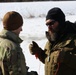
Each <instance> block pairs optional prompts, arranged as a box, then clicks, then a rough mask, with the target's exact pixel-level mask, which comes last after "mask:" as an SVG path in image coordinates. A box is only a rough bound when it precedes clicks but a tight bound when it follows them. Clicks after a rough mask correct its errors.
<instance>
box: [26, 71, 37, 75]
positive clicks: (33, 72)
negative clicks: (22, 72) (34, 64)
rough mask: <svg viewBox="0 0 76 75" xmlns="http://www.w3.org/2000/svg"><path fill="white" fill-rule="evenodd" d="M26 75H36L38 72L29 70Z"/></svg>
mask: <svg viewBox="0 0 76 75" xmlns="http://www.w3.org/2000/svg"><path fill="white" fill-rule="evenodd" d="M27 75H38V73H37V72H36V71H31V72H28V73H27Z"/></svg>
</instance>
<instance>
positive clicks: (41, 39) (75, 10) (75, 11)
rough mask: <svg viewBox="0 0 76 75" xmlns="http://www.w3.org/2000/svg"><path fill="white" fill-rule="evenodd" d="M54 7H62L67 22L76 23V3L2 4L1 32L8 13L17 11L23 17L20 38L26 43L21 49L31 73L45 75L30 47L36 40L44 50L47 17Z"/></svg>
mask: <svg viewBox="0 0 76 75" xmlns="http://www.w3.org/2000/svg"><path fill="white" fill-rule="evenodd" d="M52 7H60V8H61V9H62V10H63V11H64V13H65V15H66V20H70V21H71V22H74V21H76V1H59V2H58V1H55V2H53V1H45V2H21V3H20V2H14V3H0V25H1V26H0V30H1V29H2V17H3V15H4V14H5V13H6V12H7V11H17V12H19V13H20V14H21V15H22V16H23V19H24V26H23V31H22V32H21V34H20V37H21V38H22V39H23V40H24V41H23V43H22V44H21V47H22V48H23V53H24V55H25V58H26V63H27V66H29V67H30V69H29V71H30V70H35V71H37V72H38V74H39V75H44V65H43V64H42V63H41V62H40V61H39V60H38V59H36V58H35V57H34V56H32V55H31V54H30V52H29V49H28V46H29V44H30V43H31V42H32V41H33V40H34V41H36V42H37V43H38V44H39V46H40V47H42V48H44V46H45V43H46V41H47V39H46V37H45V31H46V30H47V27H46V25H45V16H46V13H47V11H48V10H49V9H50V8H52Z"/></svg>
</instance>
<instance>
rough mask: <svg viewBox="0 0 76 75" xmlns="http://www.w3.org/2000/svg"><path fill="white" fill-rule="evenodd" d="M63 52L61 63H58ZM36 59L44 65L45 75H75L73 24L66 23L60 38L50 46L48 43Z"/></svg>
mask: <svg viewBox="0 0 76 75" xmlns="http://www.w3.org/2000/svg"><path fill="white" fill-rule="evenodd" d="M60 51H63V52H64V55H62V60H63V61H62V62H59V61H58V58H59V52H60ZM38 58H39V60H40V61H42V62H43V63H44V64H45V75H76V31H75V26H74V24H72V23H70V22H66V28H65V30H64V33H63V34H62V35H61V37H60V38H59V39H58V40H57V41H56V42H55V43H54V44H52V43H51V42H50V41H48V42H47V43H46V45H45V49H44V50H41V51H40V54H38Z"/></svg>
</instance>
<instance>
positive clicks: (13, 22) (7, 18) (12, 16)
mask: <svg viewBox="0 0 76 75" xmlns="http://www.w3.org/2000/svg"><path fill="white" fill-rule="evenodd" d="M22 25H23V18H22V16H21V15H20V14H19V13H18V12H15V11H10V12H7V13H6V14H5V15H4V17H3V27H4V29H6V30H10V31H11V30H16V29H18V28H19V27H20V26H22Z"/></svg>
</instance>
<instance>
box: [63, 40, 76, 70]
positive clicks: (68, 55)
mask: <svg viewBox="0 0 76 75" xmlns="http://www.w3.org/2000/svg"><path fill="white" fill-rule="evenodd" d="M67 47H69V48H68V51H66V52H65V56H64V60H63V62H64V63H65V64H67V65H68V66H69V67H71V68H73V69H75V70H76V39H74V40H72V41H71V43H70V44H69V45H68V46H67Z"/></svg>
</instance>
